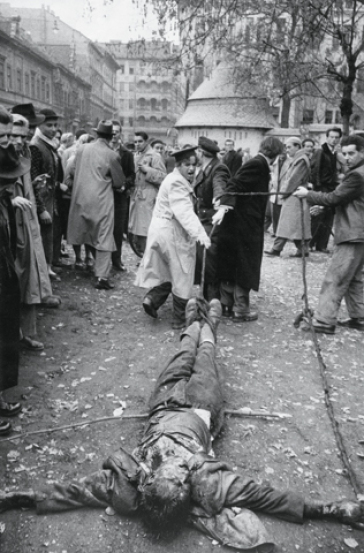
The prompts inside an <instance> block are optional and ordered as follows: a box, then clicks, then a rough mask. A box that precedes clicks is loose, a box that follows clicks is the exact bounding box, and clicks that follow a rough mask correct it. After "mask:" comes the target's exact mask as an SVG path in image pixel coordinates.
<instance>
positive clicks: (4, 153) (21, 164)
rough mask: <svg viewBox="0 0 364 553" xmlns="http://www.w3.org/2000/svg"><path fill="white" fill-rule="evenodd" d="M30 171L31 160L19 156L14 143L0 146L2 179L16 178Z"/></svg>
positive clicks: (0, 174)
mask: <svg viewBox="0 0 364 553" xmlns="http://www.w3.org/2000/svg"><path fill="white" fill-rule="evenodd" d="M28 171H30V160H29V159H27V158H25V157H19V156H18V154H17V153H16V150H15V148H14V146H13V144H8V146H7V147H6V148H0V179H9V180H11V179H13V178H14V179H16V178H18V177H21V176H22V175H24V174H25V173H27V172H28Z"/></svg>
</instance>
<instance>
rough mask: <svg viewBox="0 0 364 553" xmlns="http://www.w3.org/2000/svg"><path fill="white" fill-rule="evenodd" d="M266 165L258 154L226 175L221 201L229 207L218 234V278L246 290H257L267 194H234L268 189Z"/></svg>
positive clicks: (268, 175)
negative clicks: (230, 176) (224, 190)
mask: <svg viewBox="0 0 364 553" xmlns="http://www.w3.org/2000/svg"><path fill="white" fill-rule="evenodd" d="M269 180H270V171H269V165H268V162H267V160H266V159H265V157H264V156H263V155H261V154H258V155H257V156H256V157H253V158H252V159H251V160H249V161H247V162H246V163H245V164H244V165H243V166H242V167H241V168H240V169H239V171H238V172H237V173H236V175H235V177H233V178H232V179H230V180H229V181H228V183H227V186H226V194H225V195H223V196H222V197H221V198H220V203H221V205H226V206H230V207H233V209H231V210H229V211H228V213H227V214H226V215H225V218H224V220H223V221H222V223H221V225H220V226H221V228H220V231H219V234H218V261H219V266H218V273H219V277H220V280H225V281H229V282H233V283H235V284H237V285H239V286H241V287H242V288H245V289H248V290H251V289H253V290H258V288H259V281H260V266H261V262H262V255H263V245H264V218H265V209H266V205H267V196H263V195H262V196H238V195H236V194H239V192H268V187H269Z"/></svg>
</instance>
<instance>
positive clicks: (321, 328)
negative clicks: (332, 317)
mask: <svg viewBox="0 0 364 553" xmlns="http://www.w3.org/2000/svg"><path fill="white" fill-rule="evenodd" d="M312 326H313V328H314V330H315V332H317V333H318V334H335V325H328V324H326V323H323V322H321V321H318V320H314V321H313V323H312ZM302 330H304V331H309V330H310V327H309V326H307V328H306V327H304V328H302Z"/></svg>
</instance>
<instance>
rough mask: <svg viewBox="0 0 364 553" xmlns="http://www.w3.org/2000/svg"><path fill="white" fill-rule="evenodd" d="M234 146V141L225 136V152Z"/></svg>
mask: <svg viewBox="0 0 364 553" xmlns="http://www.w3.org/2000/svg"><path fill="white" fill-rule="evenodd" d="M234 146H235V142H234V140H233V139H232V138H227V139H226V140H225V149H226V151H227V152H231V150H233V149H234Z"/></svg>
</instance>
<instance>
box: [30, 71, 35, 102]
mask: <svg viewBox="0 0 364 553" xmlns="http://www.w3.org/2000/svg"><path fill="white" fill-rule="evenodd" d="M30 95H31V97H32V98H35V72H34V71H32V72H31V73H30Z"/></svg>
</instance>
